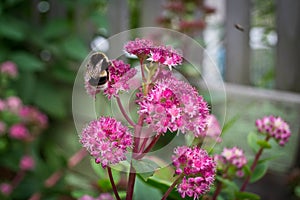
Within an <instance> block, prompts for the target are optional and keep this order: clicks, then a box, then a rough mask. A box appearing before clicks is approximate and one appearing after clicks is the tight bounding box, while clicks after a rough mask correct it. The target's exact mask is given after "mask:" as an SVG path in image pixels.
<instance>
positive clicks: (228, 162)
mask: <svg viewBox="0 0 300 200" xmlns="http://www.w3.org/2000/svg"><path fill="white" fill-rule="evenodd" d="M214 159H215V161H216V162H217V163H218V167H219V168H221V169H223V170H225V169H226V168H228V167H229V166H234V167H236V168H237V172H236V175H237V176H238V177H242V176H243V175H244V173H243V171H242V168H243V167H244V166H245V165H246V164H247V159H246V156H245V155H244V152H243V150H242V149H239V148H237V147H233V148H224V149H223V151H222V153H221V155H215V157H214Z"/></svg>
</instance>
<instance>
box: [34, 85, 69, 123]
mask: <svg viewBox="0 0 300 200" xmlns="http://www.w3.org/2000/svg"><path fill="white" fill-rule="evenodd" d="M34 102H35V104H36V105H38V106H39V107H40V108H41V109H42V110H44V111H46V112H47V114H49V115H51V116H53V117H56V118H63V117H65V116H66V112H67V110H66V106H65V102H64V96H63V93H60V92H59V91H58V88H55V87H54V86H52V85H50V84H47V83H40V84H39V85H37V88H36V94H35V98H34Z"/></svg>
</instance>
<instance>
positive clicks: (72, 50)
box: [62, 36, 88, 60]
mask: <svg viewBox="0 0 300 200" xmlns="http://www.w3.org/2000/svg"><path fill="white" fill-rule="evenodd" d="M62 48H63V50H64V52H65V53H66V54H67V55H68V56H69V57H70V58H73V59H75V60H83V59H84V58H85V57H86V56H87V54H88V50H87V46H86V45H85V44H84V42H83V40H80V39H79V38H78V37H74V36H71V37H69V38H67V39H66V40H65V41H64V42H63V44H62Z"/></svg>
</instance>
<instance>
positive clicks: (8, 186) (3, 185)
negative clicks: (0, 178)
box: [0, 183, 13, 196]
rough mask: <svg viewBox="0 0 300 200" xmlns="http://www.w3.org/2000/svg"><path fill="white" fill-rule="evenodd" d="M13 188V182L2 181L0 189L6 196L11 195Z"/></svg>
mask: <svg viewBox="0 0 300 200" xmlns="http://www.w3.org/2000/svg"><path fill="white" fill-rule="evenodd" d="M12 190H13V187H12V185H11V184H9V183H1V184H0V191H1V193H2V194H4V195H5V196H9V195H10V194H11V192H12Z"/></svg>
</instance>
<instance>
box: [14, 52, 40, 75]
mask: <svg viewBox="0 0 300 200" xmlns="http://www.w3.org/2000/svg"><path fill="white" fill-rule="evenodd" d="M10 59H11V60H13V61H14V62H15V63H16V64H17V66H18V68H19V69H21V70H23V71H41V70H43V69H44V68H45V63H43V62H42V61H41V60H40V59H39V58H37V57H35V56H34V55H33V54H30V53H28V52H25V51H19V52H16V53H14V54H12V55H11V58H10Z"/></svg>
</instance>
